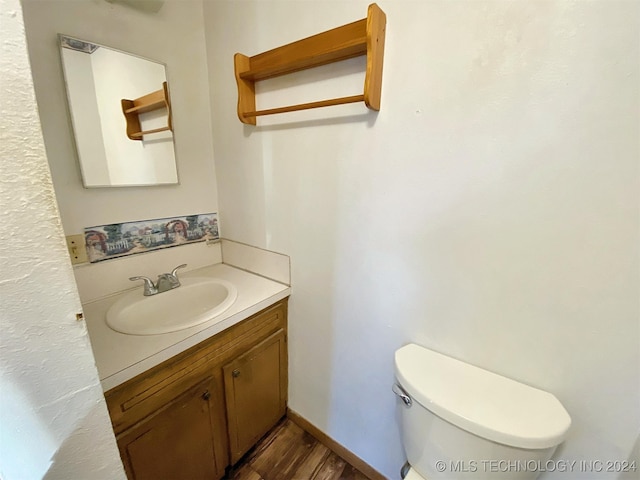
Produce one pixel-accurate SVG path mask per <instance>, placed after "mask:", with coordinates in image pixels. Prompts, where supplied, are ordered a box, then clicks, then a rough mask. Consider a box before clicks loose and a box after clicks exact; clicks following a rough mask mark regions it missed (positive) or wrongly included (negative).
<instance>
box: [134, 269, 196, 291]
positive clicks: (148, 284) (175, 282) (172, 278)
mask: <svg viewBox="0 0 640 480" xmlns="http://www.w3.org/2000/svg"><path fill="white" fill-rule="evenodd" d="M186 266H187V264H186V263H183V264H182V265H178V266H177V267H176V268H174V269H173V270H172V271H171V273H162V274H160V275H158V280H157V281H156V283H155V284H154V283H153V280H151V279H150V278H149V277H142V276H139V277H129V280H131V281H135V280H143V281H144V295H145V296H146V297H148V296H151V295H157V294H158V293H162V292H166V291H167V290H173V289H174V288H178V287H179V286H180V279H178V270H179V269H181V268H184V267H186Z"/></svg>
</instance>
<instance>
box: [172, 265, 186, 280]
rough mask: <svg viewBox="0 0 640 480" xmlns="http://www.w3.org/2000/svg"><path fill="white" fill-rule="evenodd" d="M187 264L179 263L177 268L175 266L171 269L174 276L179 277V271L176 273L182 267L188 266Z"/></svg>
mask: <svg viewBox="0 0 640 480" xmlns="http://www.w3.org/2000/svg"><path fill="white" fill-rule="evenodd" d="M186 266H187V264H186V263H183V264H182V265H178V266H177V267H176V268H174V269H173V270H171V275H173V276H174V277H176V279H177V278H178V275H177V273H176V272H177V271H178V270H180V269H181V268H184V267H186Z"/></svg>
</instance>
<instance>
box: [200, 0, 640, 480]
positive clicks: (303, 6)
mask: <svg viewBox="0 0 640 480" xmlns="http://www.w3.org/2000/svg"><path fill="white" fill-rule="evenodd" d="M367 3H368V2H366V1H351V0H350V1H346V0H345V1H334V2H323V1H306V2H289V1H279V0H273V1H269V2H261V1H246V2H233V1H207V2H204V6H205V8H204V12H205V24H206V32H207V52H208V55H209V66H210V71H209V78H210V83H211V101H212V111H213V112H215V114H214V116H213V132H214V147H215V151H216V172H217V175H218V179H219V201H220V211H221V215H222V221H223V223H224V227H225V236H226V237H228V238H231V239H235V240H238V241H242V242H246V243H249V244H254V245H258V246H261V247H266V248H269V249H272V250H276V251H281V252H283V253H286V254H289V255H291V262H292V283H293V295H292V297H291V303H290V343H289V346H290V398H289V401H290V406H291V408H292V409H294V410H296V411H298V412H299V413H300V414H302V415H303V416H304V417H306V418H307V419H309V420H310V421H311V422H312V423H314V424H316V425H317V426H318V427H320V428H321V429H322V430H323V431H324V432H326V433H327V434H329V435H330V436H331V437H333V438H334V439H336V440H337V441H339V442H340V443H342V444H343V445H345V446H346V447H347V448H349V449H350V450H352V451H353V452H354V453H356V454H357V455H359V456H360V457H362V458H363V459H364V460H366V461H367V462H368V463H370V464H371V465H372V466H374V467H375V468H377V469H379V470H380V471H381V472H382V473H384V474H385V475H388V476H389V477H391V478H398V471H399V468H400V466H401V465H402V463H403V462H404V456H403V453H402V451H401V447H400V437H399V432H398V423H397V419H396V417H395V407H396V400H395V399H394V397H393V395H392V394H391V391H390V387H391V384H392V382H393V352H394V350H395V349H397V348H398V347H400V346H401V345H403V344H405V343H407V342H417V343H419V344H422V345H425V346H427V347H431V348H433V349H435V350H438V351H441V352H444V353H447V354H449V355H451V356H453V357H457V358H460V359H463V360H465V361H468V362H470V363H472V364H475V365H479V366H481V367H484V368H487V369H489V370H492V371H495V372H498V373H500V374H503V375H506V376H508V377H511V378H514V379H516V380H520V381H522V382H524V383H527V384H530V385H534V386H536V387H539V388H542V389H545V390H548V391H550V392H552V393H553V394H555V395H556V396H557V397H558V398H559V399H560V401H561V402H562V403H563V404H564V405H565V407H566V408H567V410H568V411H569V412H570V414H571V416H572V418H573V426H572V429H571V431H570V433H569V437H568V439H567V440H566V442H565V443H564V445H563V446H562V447H561V448H560V449H559V450H558V452H557V455H556V458H561V459H568V460H573V459H578V460H581V459H582V460H592V461H593V460H603V461H606V460H626V459H627V458H628V457H629V455H630V454H631V451H632V449H633V446H634V444H635V442H636V440H637V438H638V434H639V431H638V425H640V393H639V392H640V385H639V378H640V372H639V365H640V358H639V343H640V332H639V306H638V292H639V290H640V284H639V278H638V272H639V263H638V246H639V243H640V242H639V240H640V238H639V234H638V232H639V224H638V218H639V216H638V180H639V177H638V158H639V146H638V140H637V135H638V131H639V127H640V125H639V114H638V112H639V108H640V105H639V94H638V85H639V81H640V78H639V61H640V51H639V43H638V31H639V28H640V24H639V18H640V10H639V8H640V7H639V4H638V3H637V2H624V1H607V2H564V1H547V2H489V1H478V2H463V1H450V0H447V1H445V0H432V1H424V2H412V1H400V0H397V1H395V0H394V1H392V0H387V1H381V2H379V6H380V7H381V8H382V9H383V10H384V11H385V12H386V13H387V17H388V26H387V44H386V49H385V60H384V61H385V65H384V80H383V93H382V109H381V111H380V112H379V114H375V113H373V112H366V110H365V109H364V108H363V107H361V106H357V105H354V106H343V107H333V108H331V109H322V110H317V111H313V112H298V113H295V114H288V115H282V116H274V117H271V118H259V119H258V124H259V126H258V127H250V126H245V125H242V124H241V123H240V122H239V121H238V120H237V117H236V112H235V110H236V101H237V96H236V86H235V81H234V76H233V61H232V58H233V54H234V53H235V52H241V53H244V54H246V55H254V54H257V53H260V52H262V51H265V50H268V49H270V48H273V47H277V46H279V45H282V44H285V43H288V42H291V41H294V40H298V39H300V38H303V37H305V36H308V35H311V34H315V33H318V32H320V31H323V30H326V29H329V28H333V27H336V26H339V25H343V24H345V23H348V22H351V21H354V20H357V19H360V18H363V17H364V16H365V15H366V7H367ZM346 63H347V65H346V66H334V67H331V68H329V67H323V68H322V69H320V70H319V71H318V72H316V73H314V72H303V73H300V74H296V75H295V76H288V77H282V78H280V79H273V80H270V81H269V82H268V83H267V84H265V85H261V86H260V88H259V89H260V92H262V93H261V94H260V95H259V99H258V103H259V104H260V103H261V102H262V104H263V106H266V105H265V104H266V103H270V104H278V103H279V104H280V105H285V104H288V103H295V102H296V101H299V100H300V99H299V98H298V97H299V96H302V94H301V93H300V92H299V91H298V89H297V88H296V89H295V90H296V91H295V92H293V90H294V88H293V86H294V85H295V82H299V83H302V84H303V85H304V88H305V89H306V95H308V97H309V98H308V99H310V100H319V99H323V98H325V97H326V96H331V95H326V93H327V92H326V91H325V89H326V90H328V89H331V90H333V89H334V88H336V89H337V87H336V86H335V82H331V85H330V86H327V84H328V83H329V82H328V81H327V80H325V79H326V77H328V76H331V75H333V74H334V73H335V74H336V75H339V76H340V78H344V86H345V88H346V89H347V90H348V89H350V88H351V83H352V82H353V77H354V72H355V71H357V70H358V64H357V61H350V62H346ZM360 70H361V66H360ZM339 83H340V82H339ZM353 93H358V92H355V91H354V92H347V94H353ZM294 97H295V98H294ZM259 106H260V105H259ZM616 477H617V474H616V473H605V474H603V473H602V472H600V473H597V474H594V475H590V474H588V473H586V472H574V473H573V474H567V473H555V474H554V473H546V474H544V475H543V476H542V478H545V479H551V478H575V479H578V478H580V479H582V478H616Z"/></svg>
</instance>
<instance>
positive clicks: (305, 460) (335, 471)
mask: <svg viewBox="0 0 640 480" xmlns="http://www.w3.org/2000/svg"><path fill="white" fill-rule="evenodd" d="M227 479H228V480H338V479H342V480H369V478H368V477H366V476H365V475H363V474H362V473H360V472H359V471H358V470H356V469H355V468H354V467H353V466H351V465H349V464H348V463H347V462H346V461H345V460H343V459H342V458H340V457H339V456H338V455H336V454H335V453H334V452H332V451H331V450H330V449H329V448H328V447H326V446H325V445H323V444H322V443H320V442H319V441H318V440H316V439H315V438H314V437H313V436H311V435H310V434H309V433H307V432H305V431H304V430H302V429H301V428H300V427H299V426H297V425H296V424H295V423H293V422H292V421H291V420H289V419H287V418H285V419H283V420H282V421H281V422H280V423H279V424H278V425H277V426H276V427H275V428H274V429H273V430H272V431H271V433H269V434H268V435H267V436H266V437H264V438H263V439H262V440H261V441H260V442H259V443H258V445H256V446H255V447H254V448H253V449H252V450H251V451H249V453H247V455H246V456H245V457H244V458H243V459H242V460H240V462H239V463H238V464H237V465H236V466H235V467H234V468H233V470H232V471H231V472H229V475H228V476H227Z"/></svg>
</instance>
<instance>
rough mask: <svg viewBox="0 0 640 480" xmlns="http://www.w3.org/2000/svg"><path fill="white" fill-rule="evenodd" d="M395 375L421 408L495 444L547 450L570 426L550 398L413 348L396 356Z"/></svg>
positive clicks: (406, 348)
mask: <svg viewBox="0 0 640 480" xmlns="http://www.w3.org/2000/svg"><path fill="white" fill-rule="evenodd" d="M395 371H396V378H397V380H398V382H399V383H400V384H401V385H402V387H403V388H404V389H405V390H406V391H407V393H408V394H409V395H410V396H411V397H413V399H414V400H415V401H417V402H418V403H420V404H421V405H422V406H423V407H425V408H426V409H428V410H430V411H431V412H432V413H434V414H436V415H437V416H439V417H441V418H443V419H444V420H446V421H448V422H450V423H452V424H454V425H456V426H458V427H460V428H462V429H464V430H467V431H468V432H471V433H473V434H475V435H478V436H480V437H482V438H486V439H488V440H492V441H494V442H498V443H502V444H504V445H510V446H512V447H518V448H529V449H542V448H549V447H553V446H556V445H558V444H560V443H561V442H562V441H563V440H564V438H565V436H566V433H567V431H568V430H569V427H570V425H571V417H570V416H569V414H568V413H567V411H566V410H565V409H564V407H563V406H562V404H561V403H560V401H559V400H558V399H557V398H556V397H555V396H553V395H552V394H551V393H549V392H545V391H543V390H539V389H537V388H533V387H530V386H528V385H524V384H522V383H520V382H517V381H515V380H511V379H509V378H506V377H503V376H501V375H497V374H495V373H492V372H489V371H487V370H484V369H482V368H479V367H475V366H473V365H470V364H468V363H465V362H462V361H460V360H456V359H454V358H451V357H448V356H446V355H442V354H441V353H437V352H434V351H432V350H428V349H426V348H423V347H420V346H418V345H415V344H409V345H405V346H404V347H402V348H400V349H399V350H397V351H396V354H395Z"/></svg>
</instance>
